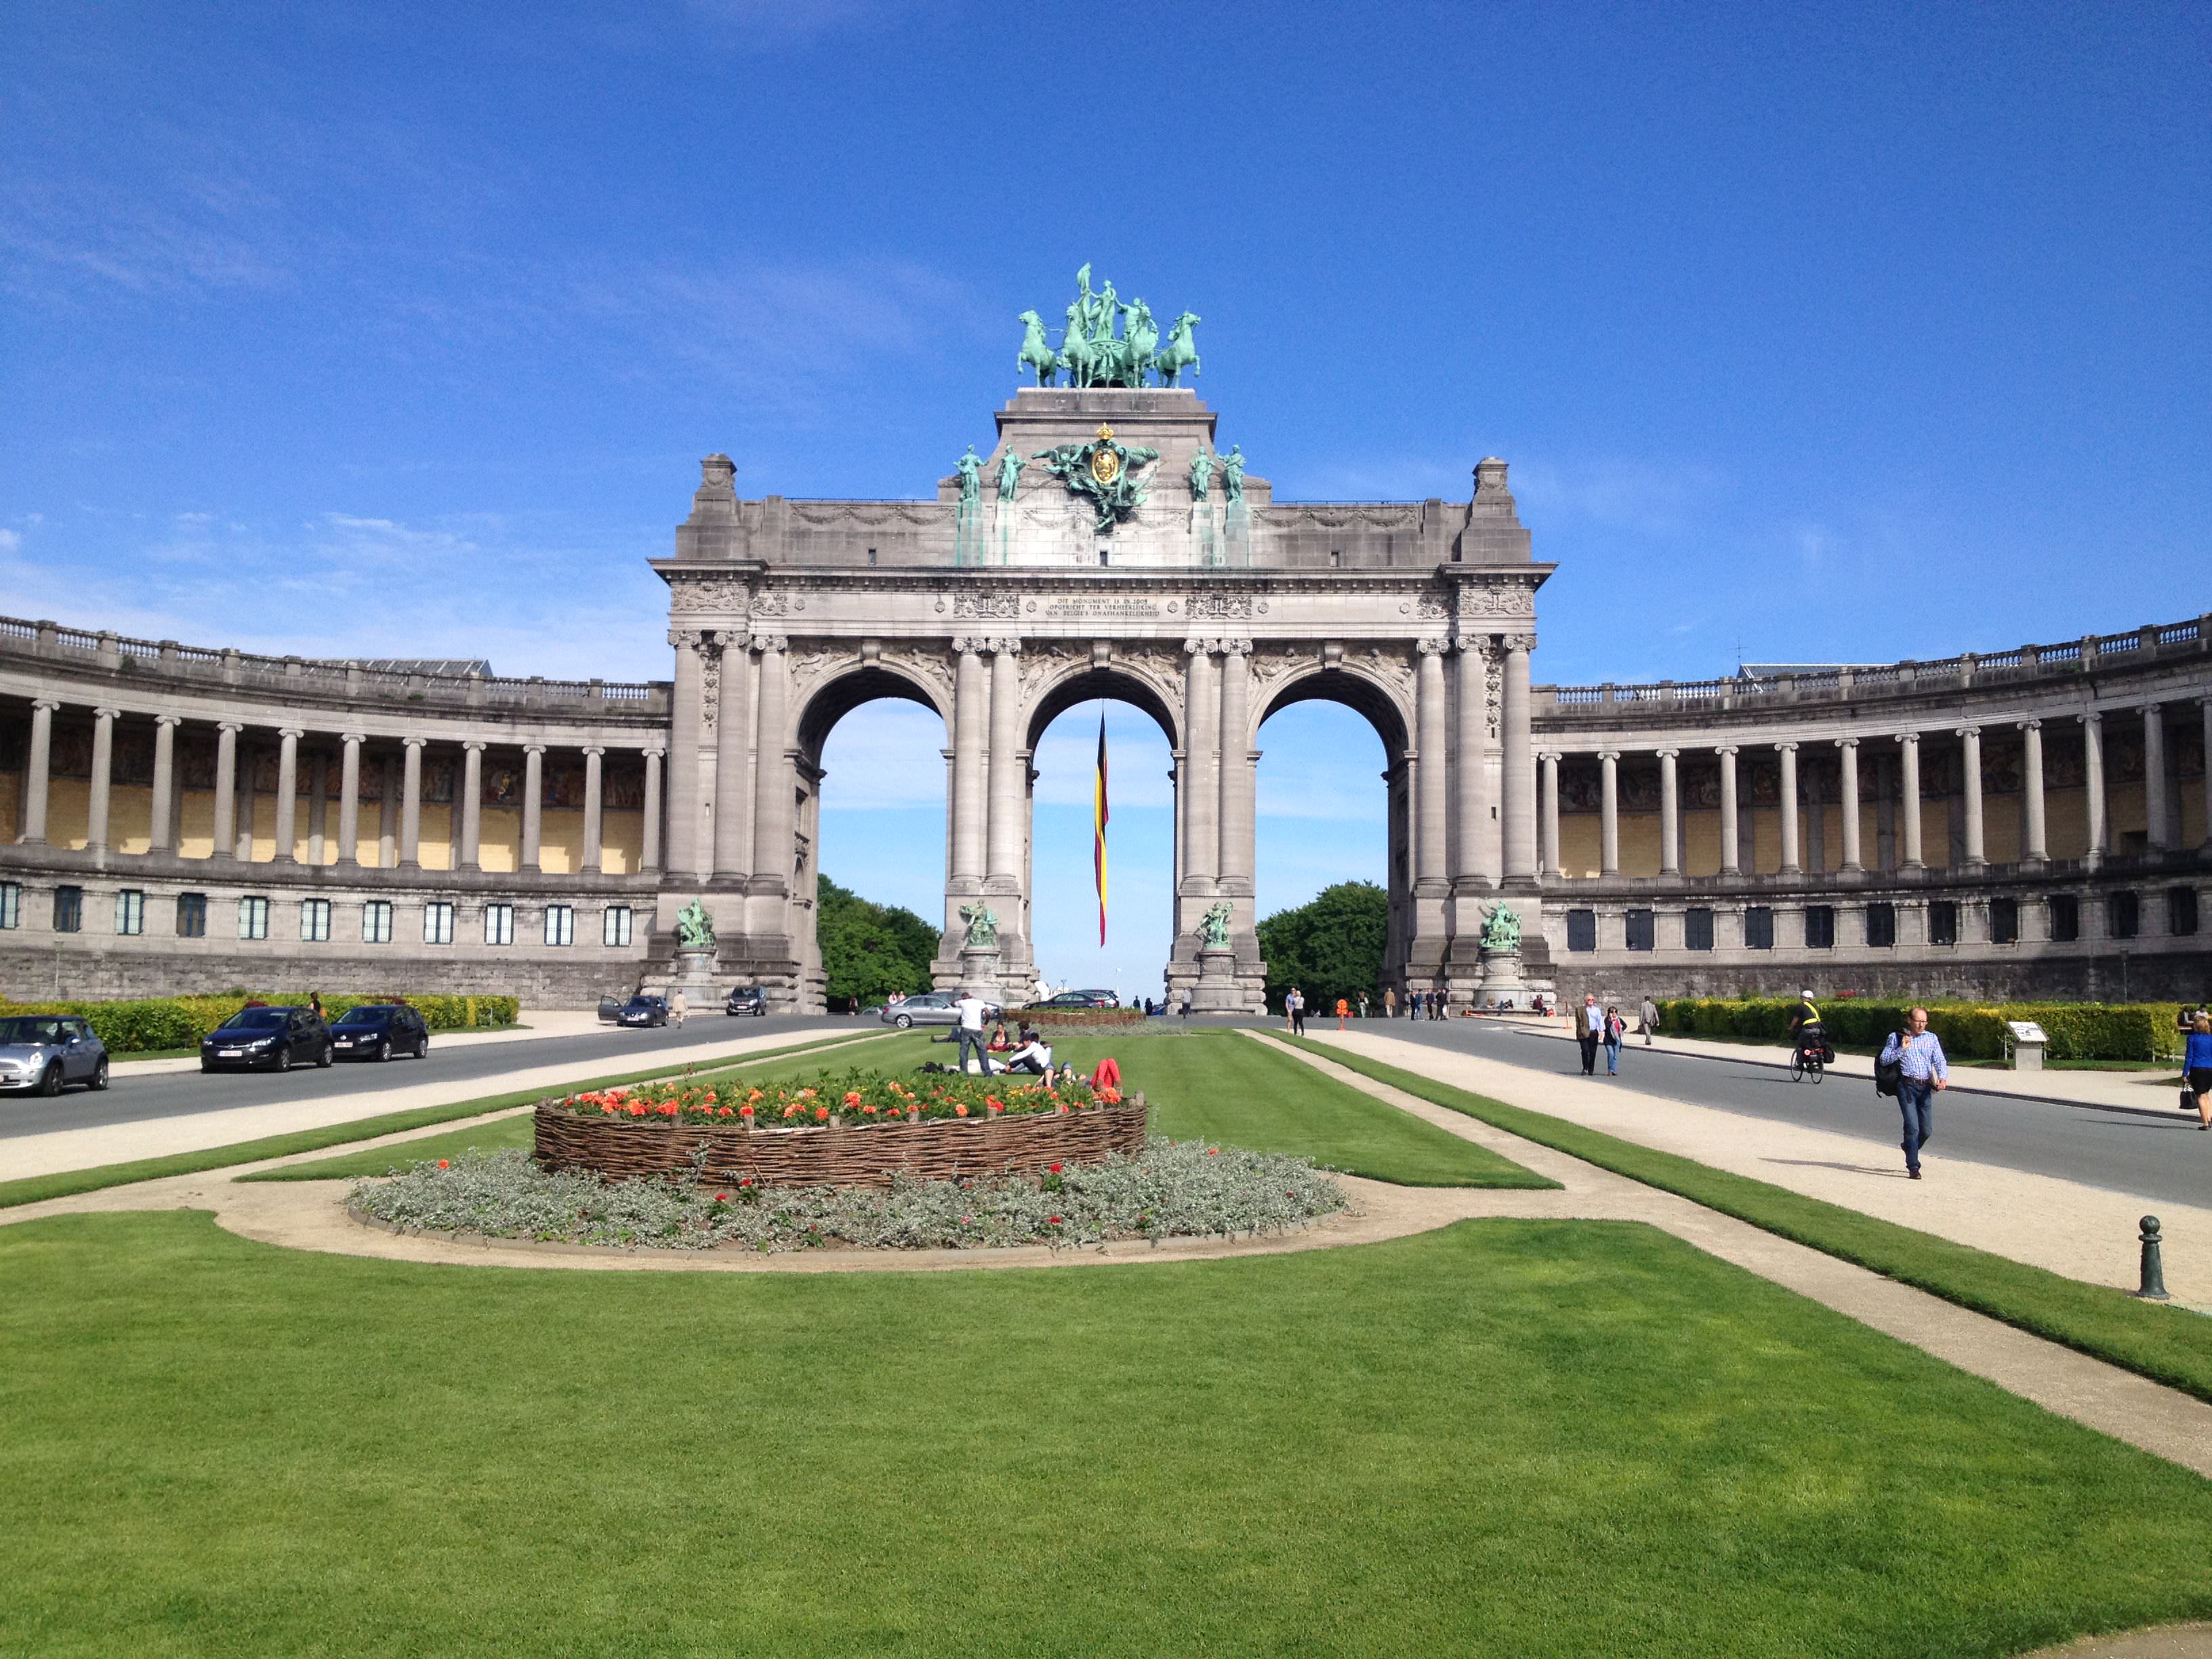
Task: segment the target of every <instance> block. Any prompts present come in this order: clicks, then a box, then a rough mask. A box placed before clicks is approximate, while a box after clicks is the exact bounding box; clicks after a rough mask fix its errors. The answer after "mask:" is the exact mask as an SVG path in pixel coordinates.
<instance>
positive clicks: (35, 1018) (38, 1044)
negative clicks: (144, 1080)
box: [0, 1014, 107, 1095]
mask: <svg viewBox="0 0 2212 1659" xmlns="http://www.w3.org/2000/svg"><path fill="white" fill-rule="evenodd" d="M72 1083H82V1084H83V1085H85V1086H86V1087H87V1088H88V1089H105V1088H106V1086H107V1045H106V1043H104V1042H101V1041H100V1039H99V1038H98V1037H97V1036H94V1035H93V1030H92V1024H91V1022H89V1021H88V1020H86V1019H83V1018H79V1017H78V1016H76V1015H74V1014H16V1015H15V1016H14V1017H12V1018H8V1019H0V1089H30V1090H35V1091H37V1092H38V1093H40V1094H42V1095H58V1094H59V1093H61V1091H62V1090H63V1089H64V1087H66V1086H67V1085H70V1084H72Z"/></svg>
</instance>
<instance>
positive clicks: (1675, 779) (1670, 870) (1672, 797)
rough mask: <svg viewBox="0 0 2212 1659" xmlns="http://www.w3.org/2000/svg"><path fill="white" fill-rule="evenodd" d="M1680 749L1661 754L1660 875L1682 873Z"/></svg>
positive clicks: (1677, 874)
mask: <svg viewBox="0 0 2212 1659" xmlns="http://www.w3.org/2000/svg"><path fill="white" fill-rule="evenodd" d="M1680 754H1681V750H1678V749H1662V750H1660V751H1659V873H1660V874H1661V875H1662V876H1679V875H1680V874H1681V873H1682V785H1681V778H1680V775H1679V774H1678V773H1677V772H1676V770H1675V768H1674V763H1675V761H1676V759H1677V758H1678V757H1680Z"/></svg>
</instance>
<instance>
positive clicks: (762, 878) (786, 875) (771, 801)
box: [746, 634, 811, 897]
mask: <svg viewBox="0 0 2212 1659" xmlns="http://www.w3.org/2000/svg"><path fill="white" fill-rule="evenodd" d="M788 643H789V640H788V639H787V636H786V635H781V634H761V635H756V636H755V638H754V640H753V644H754V645H755V646H756V647H758V648H759V651H760V653H761V659H760V706H759V708H758V710H757V720H758V726H759V749H760V781H759V782H758V784H757V787H755V789H754V792H753V857H752V870H751V872H750V875H749V876H748V877H747V878H746V879H747V881H748V884H759V883H762V882H766V883H768V884H769V891H770V892H773V893H786V894H787V893H788V892H789V891H790V890H791V876H792V853H793V844H792V816H791V815H792V812H793V810H794V807H795V801H794V799H793V779H792V775H791V757H790V755H789V754H788V753H787V750H788V749H789V748H790V746H791V734H790V732H787V731H786V730H785V729H784V724H785V720H786V718H787V716H786V714H785V712H784V711H785V709H786V708H787V707H788V705H789V702H790V698H791V684H790V681H791V659H790V656H789V654H788V653H787V652H786V651H785V649H784V647H786V646H787V644H788ZM809 896H810V897H811V894H810V895H809Z"/></svg>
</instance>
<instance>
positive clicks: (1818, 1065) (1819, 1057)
mask: <svg viewBox="0 0 2212 1659" xmlns="http://www.w3.org/2000/svg"><path fill="white" fill-rule="evenodd" d="M1827 1074H1828V1066H1827V1059H1826V1054H1825V1053H1824V1052H1823V1050H1822V1049H1820V1048H1808V1046H1807V1045H1805V1044H1804V1043H1802V1042H1801V1043H1799V1044H1798V1045H1797V1046H1796V1048H1792V1049H1791V1050H1790V1081H1791V1082H1792V1083H1802V1082H1803V1081H1804V1080H1805V1079H1807V1078H1810V1079H1813V1081H1814V1082H1815V1083H1819V1082H1820V1081H1821V1080H1822V1079H1825V1078H1826V1076H1827Z"/></svg>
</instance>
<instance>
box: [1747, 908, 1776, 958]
mask: <svg viewBox="0 0 2212 1659" xmlns="http://www.w3.org/2000/svg"><path fill="white" fill-rule="evenodd" d="M1743 945H1744V949H1746V950H1747V951H1771V950H1772V949H1773V948H1774V912H1773V910H1772V909H1771V908H1769V907H1768V906H1766V905H1764V904H1753V905H1750V906H1747V908H1745V910H1744V913H1743Z"/></svg>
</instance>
